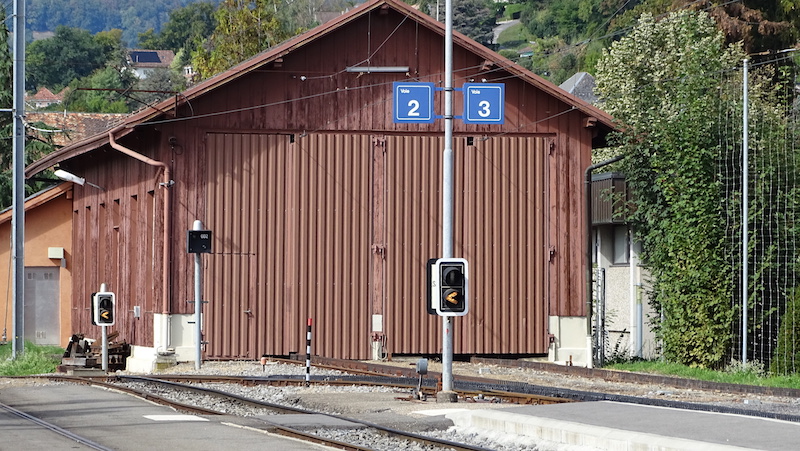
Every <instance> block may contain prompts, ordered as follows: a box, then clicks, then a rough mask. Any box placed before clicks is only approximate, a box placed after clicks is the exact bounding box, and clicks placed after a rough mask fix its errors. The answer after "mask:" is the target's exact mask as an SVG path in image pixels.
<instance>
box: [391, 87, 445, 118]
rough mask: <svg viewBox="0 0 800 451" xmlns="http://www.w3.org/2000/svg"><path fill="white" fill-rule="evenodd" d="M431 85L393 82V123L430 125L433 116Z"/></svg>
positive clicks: (432, 88)
mask: <svg viewBox="0 0 800 451" xmlns="http://www.w3.org/2000/svg"><path fill="white" fill-rule="evenodd" d="M434 91H435V88H434V85H433V83H416V82H411V83H404V82H397V81H396V82H394V96H393V98H394V105H393V108H392V111H393V116H394V122H395V123H414V124H430V123H432V122H433V120H434V119H435V117H434V115H433V92H434Z"/></svg>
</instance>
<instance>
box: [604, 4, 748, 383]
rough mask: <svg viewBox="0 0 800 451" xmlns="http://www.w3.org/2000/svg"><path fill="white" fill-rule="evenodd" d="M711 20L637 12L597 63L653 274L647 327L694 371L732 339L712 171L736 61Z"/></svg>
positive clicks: (720, 355) (712, 362) (718, 357)
mask: <svg viewBox="0 0 800 451" xmlns="http://www.w3.org/2000/svg"><path fill="white" fill-rule="evenodd" d="M742 56H743V55H742V53H741V51H740V50H739V49H738V48H736V47H728V46H725V44H724V37H723V35H722V33H721V32H719V31H718V29H717V28H716V26H715V23H714V21H713V19H711V18H710V17H709V16H708V15H707V14H706V13H703V12H691V11H681V12H678V13H673V14H671V15H669V16H668V17H666V18H663V19H662V20H658V21H657V20H655V19H654V18H653V17H652V16H650V15H647V14H645V15H643V16H642V17H641V18H640V20H639V22H638V25H637V26H636V27H635V29H634V30H633V31H632V32H631V33H630V34H629V35H628V36H626V37H624V38H622V39H620V40H619V41H617V42H616V43H614V44H613V45H612V46H611V48H610V49H608V50H607V51H605V52H604V54H603V56H602V58H601V59H600V61H599V62H598V65H597V88H598V91H599V93H600V94H601V95H602V96H603V98H604V99H605V103H604V104H603V108H604V109H605V110H606V111H608V112H609V113H610V114H611V115H612V116H614V117H615V118H616V119H618V120H619V121H620V122H621V124H620V125H621V127H622V129H624V132H623V133H622V134H620V135H619V136H618V137H617V143H618V144H619V147H618V150H619V152H622V153H624V154H625V155H626V158H625V159H624V160H623V161H622V162H621V165H622V167H621V168H620V169H621V170H622V171H623V172H624V173H625V175H626V179H627V183H628V186H629V188H630V190H631V192H632V193H633V196H634V209H633V210H632V211H631V212H630V215H631V216H630V217H631V219H632V221H633V222H634V224H635V231H636V235H637V237H638V238H639V239H640V240H641V241H642V244H643V254H642V259H643V263H644V265H645V266H646V268H647V269H648V270H649V273H650V275H651V278H652V280H651V291H650V302H651V304H652V306H653V307H654V310H655V311H656V312H658V315H659V320H658V321H656V322H654V324H653V326H654V329H655V330H656V332H657V333H658V335H659V337H660V339H661V342H662V346H663V348H662V351H663V354H664V356H665V357H666V358H667V359H668V360H670V361H674V362H678V363H683V364H687V365H691V366H700V367H719V366H721V365H722V364H723V363H724V358H725V356H726V352H727V351H728V349H729V343H730V340H731V333H730V332H731V324H732V318H733V309H732V306H731V293H732V290H733V289H734V287H733V283H732V281H731V278H730V272H731V270H732V268H731V263H730V261H731V259H730V258H729V255H728V252H729V251H727V250H726V246H725V222H724V221H725V220H724V211H722V210H723V207H722V205H721V203H720V197H721V196H720V192H721V188H722V184H721V181H720V177H719V173H718V165H717V161H718V157H719V152H720V148H719V143H720V139H719V136H718V130H720V127H718V124H719V121H720V120H727V118H720V117H719V115H718V111H719V110H720V109H719V102H721V101H722V99H721V96H720V90H719V86H720V81H719V80H720V77H719V75H720V74H721V73H723V72H726V71H728V70H730V69H731V68H734V67H736V65H737V64H738V63H739V61H741V58H742Z"/></svg>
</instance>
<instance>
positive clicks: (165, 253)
mask: <svg viewBox="0 0 800 451" xmlns="http://www.w3.org/2000/svg"><path fill="white" fill-rule="evenodd" d="M117 130H118V129H117ZM114 131H116V130H111V131H109V132H108V143H109V144H110V145H111V147H113V148H114V149H116V150H118V151H120V152H122V153H124V154H125V155H127V156H129V157H131V158H134V159H136V160H139V161H141V162H143V163H146V164H149V165H150V166H156V167H161V168H164V181H163V182H162V183H160V184H159V185H160V186H161V187H162V188H169V187H171V186H172V185H173V184H174V183H175V182H174V181H173V180H172V179H171V178H170V176H171V171H170V168H169V165H167V164H166V163H163V162H161V161H157V160H153V159H152V158H148V157H146V156H144V155H142V154H140V153H138V152H136V151H133V150H131V149H128V148H127V147H124V146H122V145H120V144H118V143H117V142H116V141H115V140H114ZM171 198H172V196H171V195H170V190H169V189H167V190H165V191H164V238H163V240H164V248H163V250H162V258H163V269H162V271H163V273H164V274H163V279H162V280H163V287H162V292H163V299H162V301H161V312H162V313H163V314H164V315H169V314H170V313H171V312H170V307H169V287H170V264H169V263H170V259H171V258H172V255H171V252H170V243H171V239H170V238H171V236H172V228H171V226H170V224H171V221H170V215H169V212H170V204H171V202H170V201H171ZM166 337H167V335H165V338H166ZM168 344H169V340H167V341H166V342H165V343H164V345H165V346H166V345H168Z"/></svg>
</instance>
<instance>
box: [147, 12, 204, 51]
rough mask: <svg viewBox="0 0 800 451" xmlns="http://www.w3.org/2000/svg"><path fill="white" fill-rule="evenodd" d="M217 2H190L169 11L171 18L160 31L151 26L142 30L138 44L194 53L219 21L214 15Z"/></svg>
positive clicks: (152, 47) (157, 48)
mask: <svg viewBox="0 0 800 451" xmlns="http://www.w3.org/2000/svg"><path fill="white" fill-rule="evenodd" d="M215 10H216V5H215V4H214V3H211V2H208V1H204V2H197V3H191V4H189V5H186V6H185V7H183V8H178V9H176V10H173V11H171V12H170V13H169V21H168V22H167V23H165V24H164V27H163V28H162V30H161V32H159V33H156V32H155V31H154V30H153V29H152V28H150V29H149V30H147V31H146V32H144V33H140V34H139V46H140V47H141V48H143V49H153V50H172V51H173V52H175V53H176V54H177V53H178V52H180V51H183V52H184V53H185V54H189V55H191V53H192V52H194V51H195V50H196V49H197V47H198V46H199V45H200V43H202V42H203V40H205V39H206V38H207V37H209V36H211V33H213V32H214V28H215V27H216V25H217V23H216V21H215V19H214V11H215Z"/></svg>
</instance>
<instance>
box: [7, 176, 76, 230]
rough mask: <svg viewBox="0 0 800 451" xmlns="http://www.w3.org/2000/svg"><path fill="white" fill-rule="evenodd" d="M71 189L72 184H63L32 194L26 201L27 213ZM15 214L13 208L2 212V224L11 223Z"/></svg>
mask: <svg viewBox="0 0 800 451" xmlns="http://www.w3.org/2000/svg"><path fill="white" fill-rule="evenodd" d="M71 189H72V182H61V183H59V184H57V185H52V186H49V187H47V188H45V189H43V190H41V191H39V192H38V193H34V194H31V195H30V196H28V198H27V199H25V204H24V205H25V211H29V210H33V209H34V208H37V207H39V206H41V205H44V204H46V203H48V202H50V201H51V200H53V199H55V198H57V197H59V196H61V195H63V194H65V193H66V192H67V191H69V190H71ZM13 213H14V212H13V207H8V208H5V209H3V211H0V224H4V223H6V222H9V221H11V219H12V216H13Z"/></svg>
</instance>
